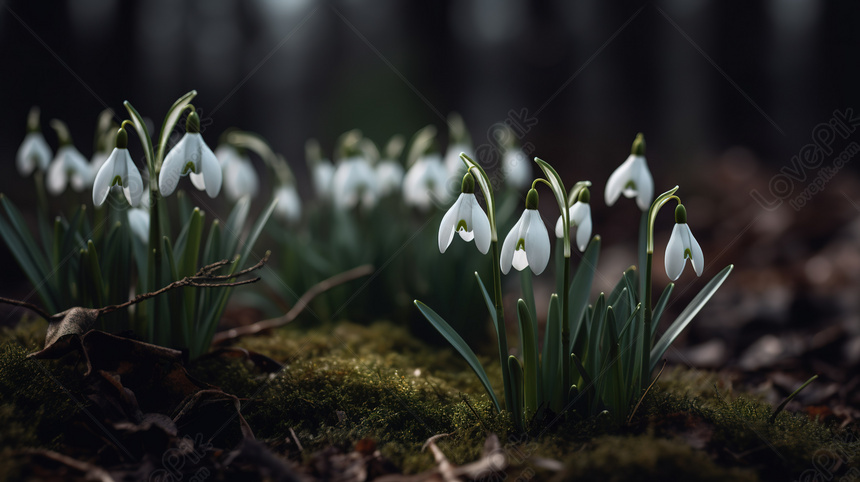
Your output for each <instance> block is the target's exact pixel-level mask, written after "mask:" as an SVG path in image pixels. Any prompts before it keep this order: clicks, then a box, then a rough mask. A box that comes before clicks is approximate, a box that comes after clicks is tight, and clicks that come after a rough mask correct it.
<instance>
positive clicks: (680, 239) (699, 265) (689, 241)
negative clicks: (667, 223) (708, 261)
mask: <svg viewBox="0 0 860 482" xmlns="http://www.w3.org/2000/svg"><path fill="white" fill-rule="evenodd" d="M688 259H689V260H690V264H692V265H693V270H694V271H695V272H696V276H702V269H703V268H704V267H705V255H704V254H703V253H702V248H701V247H699V243H698V242H697V241H696V238H694V237H693V233H692V232H691V231H690V226H688V225H687V209H686V208H685V207H684V205H683V204H678V207H676V208H675V227H674V228H672V235H671V236H670V237H669V243H668V244H667V245H666V258H665V260H664V261H665V265H666V275H667V276H668V277H669V278H670V279H671V280H672V281H675V280H676V279H678V277H679V276H681V273H682V272H683V271H684V266H685V265H686V264H687V260H688Z"/></svg>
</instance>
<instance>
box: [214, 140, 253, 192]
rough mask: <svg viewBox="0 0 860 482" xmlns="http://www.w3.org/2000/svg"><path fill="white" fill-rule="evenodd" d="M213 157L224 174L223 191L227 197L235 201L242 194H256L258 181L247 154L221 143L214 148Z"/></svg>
mask: <svg viewBox="0 0 860 482" xmlns="http://www.w3.org/2000/svg"><path fill="white" fill-rule="evenodd" d="M215 157H216V158H217V159H218V162H219V164H220V165H221V170H222V172H223V174H224V193H225V194H226V195H227V198H228V199H230V200H231V201H233V202H235V201H238V200H239V199H241V198H242V197H244V196H250V197H254V196H256V195H257V190H258V189H259V188H260V181H259V179H258V177H257V171H256V170H254V166H253V165H252V164H251V160H250V159H249V158H248V156H246V155H245V154H244V153H242V152H241V151H239V149H236V148H235V147H233V146H231V145H230V144H221V145H220V146H218V147H217V148H216V149H215Z"/></svg>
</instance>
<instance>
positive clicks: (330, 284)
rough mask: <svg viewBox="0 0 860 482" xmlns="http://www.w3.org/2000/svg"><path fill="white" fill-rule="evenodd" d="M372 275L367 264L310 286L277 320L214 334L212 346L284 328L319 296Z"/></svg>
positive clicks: (370, 267) (272, 319)
mask: <svg viewBox="0 0 860 482" xmlns="http://www.w3.org/2000/svg"><path fill="white" fill-rule="evenodd" d="M371 273H373V266H372V265H369V264H365V265H361V266H358V267H356V268H353V269H351V270H349V271H344V272H343V273H339V274H336V275H334V276H332V277H331V278H328V279H325V280H322V281H320V282H319V283H317V284H315V285H313V286H311V288H310V289H309V290H307V291H306V292H305V294H303V295H302V296H301V297H300V298H299V300H298V301H296V304H295V305H293V307H292V308H290V311H288V312H287V313H286V314H285V315H283V316H279V317H277V318H270V319H268V320H262V321H258V322H256V323H253V324H250V325H247V326H241V327H239V328H231V329H229V330H226V331H221V332H218V333H215V336H214V337H212V344H213V345H218V344H220V343H224V342H225V341H227V340H232V339H234V338H239V337H240V336H245V335H254V334H256V333H260V332H261V331H265V330H269V329H272V328H277V327H279V326H284V325H286V324H288V323H290V322H291V321H293V320H294V319H296V317H297V316H299V313H301V312H302V311H304V309H305V308H306V307H307V306H308V304H309V303H310V302H311V300H313V299H314V298H316V297H317V296H319V295H320V294H322V293H324V292H326V291H328V290H330V289H332V288H334V287H335V286H338V285H341V284H343V283H346V282H347V281H352V280H354V279H357V278H361V277H362V276H367V275H369V274H371Z"/></svg>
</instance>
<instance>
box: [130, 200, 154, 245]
mask: <svg viewBox="0 0 860 482" xmlns="http://www.w3.org/2000/svg"><path fill="white" fill-rule="evenodd" d="M128 226H129V227H130V228H131V232H132V234H134V235H135V236H137V239H139V240H141V241H142V242H144V243H146V242H148V241H149V212H147V210H146V209H143V208H131V209H129V210H128Z"/></svg>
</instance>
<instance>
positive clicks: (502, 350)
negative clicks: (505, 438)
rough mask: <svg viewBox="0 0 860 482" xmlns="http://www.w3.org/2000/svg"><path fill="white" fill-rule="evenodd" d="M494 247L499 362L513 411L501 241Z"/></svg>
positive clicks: (493, 243) (506, 403)
mask: <svg viewBox="0 0 860 482" xmlns="http://www.w3.org/2000/svg"><path fill="white" fill-rule="evenodd" d="M491 244H492V247H493V291H494V292H495V293H494V297H495V302H496V332H497V333H498V336H499V339H498V341H499V362H500V363H501V364H502V380H503V381H504V385H505V408H506V409H507V410H509V411H510V410H511V408H513V406H514V398H513V396H514V395H513V391H512V390H511V373H510V370H509V369H508V334H507V331H506V330H507V327H506V325H505V307H504V305H503V304H502V271H501V269H502V268H501V263H500V259H501V256H500V255H499V241H498V240H493V241H492V243H491Z"/></svg>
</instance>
